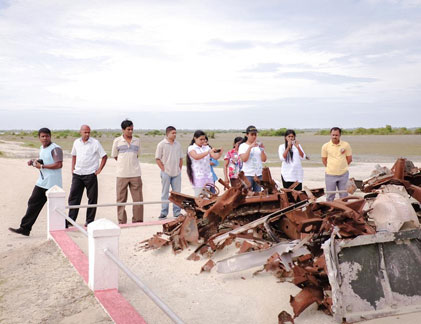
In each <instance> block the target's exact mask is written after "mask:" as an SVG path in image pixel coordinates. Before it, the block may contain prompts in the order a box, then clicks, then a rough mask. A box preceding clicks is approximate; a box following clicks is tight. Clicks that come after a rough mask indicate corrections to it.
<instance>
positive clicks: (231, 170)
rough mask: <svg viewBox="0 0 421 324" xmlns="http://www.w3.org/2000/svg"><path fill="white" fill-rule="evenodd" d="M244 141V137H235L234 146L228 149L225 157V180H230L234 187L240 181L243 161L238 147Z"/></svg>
mask: <svg viewBox="0 0 421 324" xmlns="http://www.w3.org/2000/svg"><path fill="white" fill-rule="evenodd" d="M242 141H243V138H242V137H236V138H234V146H233V148H232V150H231V151H228V152H227V154H226V155H225V158H224V175H225V182H226V183H228V181H230V183H231V187H234V186H235V185H236V184H237V182H238V174H239V173H240V171H241V167H242V166H243V163H242V161H241V159H240V156H239V155H238V147H239V146H240V144H241V142H242Z"/></svg>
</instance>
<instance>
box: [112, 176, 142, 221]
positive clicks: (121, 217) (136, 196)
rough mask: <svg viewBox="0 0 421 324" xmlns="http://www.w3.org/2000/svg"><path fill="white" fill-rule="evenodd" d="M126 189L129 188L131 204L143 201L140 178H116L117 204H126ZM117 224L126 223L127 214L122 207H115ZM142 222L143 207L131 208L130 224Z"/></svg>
mask: <svg viewBox="0 0 421 324" xmlns="http://www.w3.org/2000/svg"><path fill="white" fill-rule="evenodd" d="M127 187H129V188H130V194H131V195H132V200H133V202H137V201H143V193H142V178H141V177H132V178H119V177H117V185H116V188H117V202H119V203H121V202H123V203H124V202H127ZM117 215H118V223H119V224H126V223H127V214H126V209H125V207H124V206H117ZM137 222H143V205H137V206H133V218H132V223H137Z"/></svg>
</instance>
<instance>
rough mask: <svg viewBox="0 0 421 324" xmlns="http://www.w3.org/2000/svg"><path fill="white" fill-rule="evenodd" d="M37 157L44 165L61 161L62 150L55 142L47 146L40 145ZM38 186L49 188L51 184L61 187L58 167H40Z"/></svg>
mask: <svg viewBox="0 0 421 324" xmlns="http://www.w3.org/2000/svg"><path fill="white" fill-rule="evenodd" d="M39 158H40V159H41V160H42V161H43V164H44V165H48V164H53V163H56V162H63V151H62V149H61V147H60V146H58V145H57V144H56V143H51V144H50V145H48V146H47V147H43V146H41V147H40V151H39ZM36 185H37V186H38V187H41V188H44V189H50V188H51V187H53V186H59V187H63V184H62V179H61V168H60V169H40V173H39V177H38V181H37V183H36Z"/></svg>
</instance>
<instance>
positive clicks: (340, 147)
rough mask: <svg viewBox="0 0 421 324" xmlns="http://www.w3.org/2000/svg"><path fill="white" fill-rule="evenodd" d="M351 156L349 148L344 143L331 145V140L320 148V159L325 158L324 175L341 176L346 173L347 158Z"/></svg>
mask: <svg viewBox="0 0 421 324" xmlns="http://www.w3.org/2000/svg"><path fill="white" fill-rule="evenodd" d="M351 155H352V149H351V146H350V145H349V144H348V143H347V142H345V141H339V143H338V144H333V142H332V140H330V141H329V142H327V143H326V144H324V145H323V146H322V157H324V158H327V166H326V174H329V175H342V174H344V173H345V172H347V171H348V161H347V160H346V157H347V156H351Z"/></svg>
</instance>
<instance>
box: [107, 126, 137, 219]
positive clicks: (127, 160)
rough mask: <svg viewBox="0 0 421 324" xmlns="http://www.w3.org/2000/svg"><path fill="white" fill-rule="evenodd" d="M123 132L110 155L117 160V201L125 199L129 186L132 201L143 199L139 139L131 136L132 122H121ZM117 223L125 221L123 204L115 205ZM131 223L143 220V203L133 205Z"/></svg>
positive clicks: (114, 143)
mask: <svg viewBox="0 0 421 324" xmlns="http://www.w3.org/2000/svg"><path fill="white" fill-rule="evenodd" d="M121 129H122V132H123V134H122V135H121V136H119V137H117V138H116V139H115V140H114V142H113V148H112V151H111V157H113V158H114V159H116V161H117V185H116V187H117V202H121V203H122V202H126V201H127V187H129V188H130V194H131V195H132V199H133V202H138V201H143V194H142V178H141V174H140V164H139V160H138V156H139V149H140V140H139V139H138V138H136V137H133V122H131V121H130V120H127V119H126V120H124V121H123V122H122V123H121ZM117 214H118V222H119V224H126V223H127V214H126V210H125V208H124V206H118V207H117ZM132 222H133V223H137V222H143V205H137V206H133V218H132Z"/></svg>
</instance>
